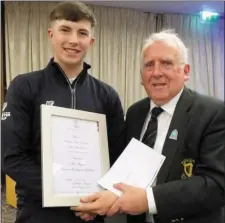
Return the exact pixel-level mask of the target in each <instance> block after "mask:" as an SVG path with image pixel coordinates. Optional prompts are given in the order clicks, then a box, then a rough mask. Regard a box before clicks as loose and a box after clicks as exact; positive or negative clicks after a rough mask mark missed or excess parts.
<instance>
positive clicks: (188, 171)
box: [181, 158, 195, 180]
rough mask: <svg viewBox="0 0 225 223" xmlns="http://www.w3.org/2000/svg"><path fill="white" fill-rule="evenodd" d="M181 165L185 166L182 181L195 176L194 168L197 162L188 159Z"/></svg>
mask: <svg viewBox="0 0 225 223" xmlns="http://www.w3.org/2000/svg"><path fill="white" fill-rule="evenodd" d="M181 164H182V165H183V168H184V172H183V173H182V175H181V179H184V180H186V179H188V178H189V177H191V176H192V175H193V168H194V164H195V160H193V159H191V158H188V159H184V160H183V161H181Z"/></svg>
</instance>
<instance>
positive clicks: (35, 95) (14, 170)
mask: <svg viewBox="0 0 225 223" xmlns="http://www.w3.org/2000/svg"><path fill="white" fill-rule="evenodd" d="M50 23H51V26H50V28H49V30H48V34H49V38H50V40H51V43H52V47H53V53H54V57H53V58H52V59H51V60H50V62H49V64H48V65H47V67H46V68H45V69H43V70H39V71H35V72H31V73H28V74H23V75H18V76H17V77H16V78H15V79H14V80H13V81H12V83H11V84H10V86H9V89H8V92H7V95H6V100H5V106H4V111H3V116H2V133H3V137H2V140H3V149H4V164H3V166H4V171H5V173H6V174H7V175H9V176H10V177H11V178H12V179H13V180H15V182H16V193H17V198H18V200H17V206H18V211H17V218H16V223H49V222H54V223H76V222H82V220H81V219H79V218H76V216H75V214H74V213H73V212H72V211H71V210H70V207H68V208H42V187H41V185H42V180H41V145H40V143H41V138H40V136H41V132H40V131H41V128H40V105H41V104H49V103H51V105H54V106H60V107H65V108H70V109H79V110H83V111H89V112H96V113H102V114H105V115H106V120H107V133H108V144H109V153H110V163H111V164H112V163H113V162H114V161H115V160H116V159H117V157H118V156H119V155H120V153H121V152H122V150H123V148H124V114H123V110H122V106H121V102H120V99H119V97H118V94H117V93H116V91H115V90H114V89H113V88H112V87H110V86H109V85H107V84H105V83H103V82H101V81H99V80H97V79H95V78H94V77H92V76H91V75H89V74H88V69H89V68H90V65H88V64H86V63H85V62H84V61H83V60H84V57H85V55H86V53H87V51H88V49H89V48H90V47H91V46H92V44H93V42H94V39H93V36H92V31H93V28H94V26H95V24H96V20H95V16H94V15H93V14H92V12H91V11H90V10H89V9H88V8H87V7H86V6H85V5H84V4H82V3H79V2H64V3H61V4H59V5H57V6H56V7H55V8H54V9H53V11H52V12H51V14H50ZM102 220H103V219H101V218H99V219H96V220H95V222H101V221H102Z"/></svg>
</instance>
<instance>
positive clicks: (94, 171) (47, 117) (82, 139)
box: [41, 105, 109, 207]
mask: <svg viewBox="0 0 225 223" xmlns="http://www.w3.org/2000/svg"><path fill="white" fill-rule="evenodd" d="M41 114H42V116H41V129H42V181H43V182H42V185H43V192H42V193H43V207H52V206H53V207H56V206H68V207H70V206H76V205H79V203H80V202H79V200H80V198H81V197H84V196H87V195H90V194H93V193H95V192H97V191H100V190H102V187H101V186H99V185H98V183H97V182H98V180H99V179H100V178H101V177H102V176H103V175H104V174H105V173H106V172H107V171H108V170H109V152H108V142H107V132H106V121H105V115H102V114H96V113H90V112H84V111H78V110H73V109H66V108H60V107H55V106H48V105H42V106H41Z"/></svg>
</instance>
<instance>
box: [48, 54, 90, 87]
mask: <svg viewBox="0 0 225 223" xmlns="http://www.w3.org/2000/svg"><path fill="white" fill-rule="evenodd" d="M90 68H91V66H90V65H89V64H87V63H85V62H84V63H83V70H82V71H81V72H80V74H79V75H78V76H77V78H76V79H75V80H77V81H78V82H77V84H78V83H79V84H82V83H83V81H84V80H85V79H86V77H87V76H88V69H90ZM45 71H46V73H47V74H48V75H49V74H50V75H52V76H54V77H55V78H57V79H58V80H61V81H63V82H64V83H65V84H69V82H68V78H67V77H66V75H65V73H63V70H62V68H60V66H59V64H58V63H56V62H55V61H54V58H51V59H50V61H49V63H48V65H47V67H46V68H45Z"/></svg>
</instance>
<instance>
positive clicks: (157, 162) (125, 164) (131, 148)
mask: <svg viewBox="0 0 225 223" xmlns="http://www.w3.org/2000/svg"><path fill="white" fill-rule="evenodd" d="M164 160H165V156H163V155H162V154H159V153H158V152H156V151H155V150H153V149H151V148H150V147H148V146H147V145H145V144H144V143H142V142H140V141H138V140H136V139H134V138H132V140H131V141H130V143H129V144H128V145H127V147H126V148H125V150H124V151H123V153H122V154H121V155H120V157H119V158H118V159H117V161H116V162H115V163H114V165H113V166H112V167H111V169H110V170H109V171H108V172H107V173H106V174H105V175H104V176H103V177H102V178H101V179H100V180H99V181H98V183H99V185H101V186H102V187H104V188H105V189H107V190H110V191H112V192H114V193H115V194H117V195H118V196H121V191H118V190H117V189H115V188H114V187H113V184H115V183H125V184H129V185H132V186H136V187H141V188H147V187H148V186H151V185H152V184H153V182H154V180H155V178H156V176H157V174H158V172H159V170H160V168H161V166H162V164H163V162H164Z"/></svg>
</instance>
